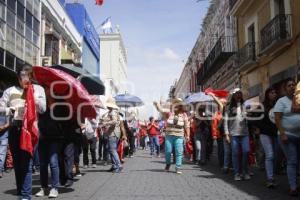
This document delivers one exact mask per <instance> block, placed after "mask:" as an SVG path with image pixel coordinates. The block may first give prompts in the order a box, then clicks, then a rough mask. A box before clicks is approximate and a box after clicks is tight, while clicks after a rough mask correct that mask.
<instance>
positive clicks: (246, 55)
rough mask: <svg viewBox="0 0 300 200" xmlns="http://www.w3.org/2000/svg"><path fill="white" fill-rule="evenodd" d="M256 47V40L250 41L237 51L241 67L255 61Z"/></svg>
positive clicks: (238, 63)
mask: <svg viewBox="0 0 300 200" xmlns="http://www.w3.org/2000/svg"><path fill="white" fill-rule="evenodd" d="M256 47H257V45H256V43H255V42H249V43H247V44H246V45H245V46H244V47H242V48H241V49H240V50H239V51H238V52H237V54H236V59H237V65H238V67H239V68H244V67H246V66H249V65H250V64H253V63H255V61H256Z"/></svg>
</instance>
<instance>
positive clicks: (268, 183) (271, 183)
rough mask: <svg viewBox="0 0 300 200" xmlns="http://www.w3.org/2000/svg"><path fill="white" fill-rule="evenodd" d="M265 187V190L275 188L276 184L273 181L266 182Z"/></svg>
mask: <svg viewBox="0 0 300 200" xmlns="http://www.w3.org/2000/svg"><path fill="white" fill-rule="evenodd" d="M266 186H267V188H274V187H275V186H277V183H276V182H275V180H274V179H271V180H267V183H266Z"/></svg>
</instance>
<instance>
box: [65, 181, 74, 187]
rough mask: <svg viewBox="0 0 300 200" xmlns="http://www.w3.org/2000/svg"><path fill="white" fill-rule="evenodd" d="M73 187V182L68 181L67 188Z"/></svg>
mask: <svg viewBox="0 0 300 200" xmlns="http://www.w3.org/2000/svg"><path fill="white" fill-rule="evenodd" d="M72 185H73V180H67V182H66V184H65V187H71V186H72Z"/></svg>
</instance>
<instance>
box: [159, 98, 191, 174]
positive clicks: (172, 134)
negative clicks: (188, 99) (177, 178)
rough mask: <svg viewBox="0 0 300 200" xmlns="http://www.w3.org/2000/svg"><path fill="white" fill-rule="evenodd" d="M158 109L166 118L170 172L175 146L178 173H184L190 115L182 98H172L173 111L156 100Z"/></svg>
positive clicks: (166, 152) (166, 145) (167, 165)
mask: <svg viewBox="0 0 300 200" xmlns="http://www.w3.org/2000/svg"><path fill="white" fill-rule="evenodd" d="M154 106H155V107H156V109H157V110H158V111H159V112H160V113H162V115H163V118H164V119H165V120H166V123H167V125H166V140H165V158H166V167H165V170H166V171H167V172H168V171H169V170H170V167H171V153H172V149H173V147H174V148H175V156H176V168H175V169H176V173H177V174H182V171H181V167H182V156H183V140H184V137H185V139H186V141H187V142H188V141H189V140H190V125H189V120H188V116H187V114H186V113H185V111H184V106H183V101H182V99H180V98H176V99H173V100H172V106H171V111H169V112H168V111H165V110H163V109H162V108H161V106H160V104H158V103H157V102H154Z"/></svg>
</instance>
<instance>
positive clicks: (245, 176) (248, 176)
mask: <svg viewBox="0 0 300 200" xmlns="http://www.w3.org/2000/svg"><path fill="white" fill-rule="evenodd" d="M243 178H244V180H246V181H248V180H250V179H251V177H250V175H249V174H245V175H244V177H243Z"/></svg>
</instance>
